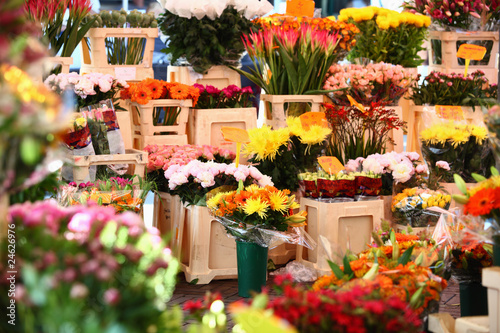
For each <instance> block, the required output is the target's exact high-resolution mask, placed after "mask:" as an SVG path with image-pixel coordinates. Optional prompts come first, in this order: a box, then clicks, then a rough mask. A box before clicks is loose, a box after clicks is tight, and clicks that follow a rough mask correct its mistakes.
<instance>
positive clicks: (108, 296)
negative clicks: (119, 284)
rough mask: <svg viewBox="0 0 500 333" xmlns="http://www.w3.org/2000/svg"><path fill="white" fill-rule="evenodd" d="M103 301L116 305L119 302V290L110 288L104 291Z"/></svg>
mask: <svg viewBox="0 0 500 333" xmlns="http://www.w3.org/2000/svg"><path fill="white" fill-rule="evenodd" d="M103 298H104V302H106V303H107V304H109V305H116V304H118V302H120V298H121V297H120V291H119V290H118V289H116V288H110V289H108V290H106V291H105V292H104V297H103Z"/></svg>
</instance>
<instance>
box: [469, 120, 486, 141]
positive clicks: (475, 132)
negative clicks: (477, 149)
mask: <svg viewBox="0 0 500 333" xmlns="http://www.w3.org/2000/svg"><path fill="white" fill-rule="evenodd" d="M470 134H471V135H472V136H473V137H475V138H476V143H478V144H482V143H483V141H484V140H486V138H487V137H488V130H487V129H486V127H484V126H475V125H474V126H471V129H470Z"/></svg>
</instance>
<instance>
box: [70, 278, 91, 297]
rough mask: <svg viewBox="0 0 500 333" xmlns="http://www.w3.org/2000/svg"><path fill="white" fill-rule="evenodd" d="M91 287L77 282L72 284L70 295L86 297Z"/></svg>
mask: <svg viewBox="0 0 500 333" xmlns="http://www.w3.org/2000/svg"><path fill="white" fill-rule="evenodd" d="M88 294H89V289H88V288H87V286H86V285H84V284H83V283H79V282H77V283H75V284H73V285H72V286H71V290H70V292H69V296H70V297H71V298H76V299H84V298H86V297H87V296H88Z"/></svg>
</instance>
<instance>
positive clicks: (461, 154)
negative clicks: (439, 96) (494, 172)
mask: <svg viewBox="0 0 500 333" xmlns="http://www.w3.org/2000/svg"><path fill="white" fill-rule="evenodd" d="M487 136H488V131H487V129H486V128H485V127H484V126H481V125H462V124H459V123H455V122H447V123H435V124H434V125H432V126H431V127H429V128H426V129H425V130H423V131H422V132H420V139H421V141H422V155H423V157H424V159H425V161H426V163H427V164H428V166H429V169H432V168H434V166H437V163H438V161H442V162H446V163H447V167H445V168H446V169H447V168H449V169H450V170H448V171H449V173H447V174H446V175H445V177H444V181H446V182H453V178H452V174H459V175H461V176H462V177H463V178H465V179H466V181H467V182H470V181H471V180H472V173H478V174H481V175H483V176H487V175H488V172H489V168H490V167H491V166H492V165H493V164H494V158H493V155H492V152H491V148H490V147H489V145H488V143H487V142H485V140H486V138H487ZM443 165H444V164H443Z"/></svg>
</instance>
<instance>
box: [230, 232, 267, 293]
mask: <svg viewBox="0 0 500 333" xmlns="http://www.w3.org/2000/svg"><path fill="white" fill-rule="evenodd" d="M267 252H268V248H267V247H262V246H260V245H258V244H256V243H246V242H241V241H238V240H237V241H236V256H237V260H238V295H239V296H241V297H250V296H251V292H257V293H259V292H261V291H262V287H264V286H265V285H266V278H267Z"/></svg>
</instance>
